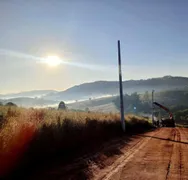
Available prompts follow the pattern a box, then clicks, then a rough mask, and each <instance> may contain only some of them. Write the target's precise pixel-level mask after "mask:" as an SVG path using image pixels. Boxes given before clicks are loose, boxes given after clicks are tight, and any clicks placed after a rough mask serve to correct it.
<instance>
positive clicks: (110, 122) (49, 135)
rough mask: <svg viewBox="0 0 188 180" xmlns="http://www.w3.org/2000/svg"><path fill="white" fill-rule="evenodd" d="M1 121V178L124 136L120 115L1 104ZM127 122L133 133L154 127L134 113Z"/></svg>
mask: <svg viewBox="0 0 188 180" xmlns="http://www.w3.org/2000/svg"><path fill="white" fill-rule="evenodd" d="M0 121H1V127H0V128H1V129H0V177H2V176H5V175H7V174H11V173H13V174H14V176H15V173H18V172H22V173H23V172H24V173H26V172H27V171H31V170H34V169H37V167H43V166H44V165H45V164H48V165H49V164H52V162H53V161H54V159H60V158H61V161H65V162H66V161H69V160H70V159H74V158H76V157H79V155H80V154H85V153H87V149H88V148H89V147H90V148H91V147H92V148H95V147H96V146H99V145H101V144H102V143H104V142H105V141H108V140H110V139H112V138H115V137H119V136H122V135H124V133H122V130H121V124H120V117H119V114H103V113H91V112H73V111H68V110H53V109H52V110H49V109H33V108H30V109H24V108H19V107H16V106H11V107H10V106H0ZM126 125H127V126H126V128H127V133H131V134H134V133H141V132H144V131H147V130H149V129H151V128H152V126H151V124H150V123H149V122H148V119H147V118H143V117H137V116H133V115H128V116H126ZM18 174H19V173H18ZM15 177H16V176H15Z"/></svg>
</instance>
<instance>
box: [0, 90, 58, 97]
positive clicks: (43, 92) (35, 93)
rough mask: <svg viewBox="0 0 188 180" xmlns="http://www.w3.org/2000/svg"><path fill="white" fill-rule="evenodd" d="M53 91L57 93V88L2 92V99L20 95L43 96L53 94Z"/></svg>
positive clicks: (0, 95)
mask: <svg viewBox="0 0 188 180" xmlns="http://www.w3.org/2000/svg"><path fill="white" fill-rule="evenodd" d="M53 93H57V91H55V90H33V91H24V92H19V93H11V94H0V98H1V99H9V98H18V97H30V98H35V97H43V96H45V95H47V94H49V95H52V94H53Z"/></svg>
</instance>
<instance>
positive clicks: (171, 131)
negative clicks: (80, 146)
mask: <svg viewBox="0 0 188 180" xmlns="http://www.w3.org/2000/svg"><path fill="white" fill-rule="evenodd" d="M43 175H44V174H43ZM43 177H45V178H44V179H94V180H99V179H100V180H102V179H103V180H123V179H134V180H135V179H139V180H147V179H152V180H155V179H158V180H166V179H169V180H173V179H175V180H176V179H182V180H183V179H188V129H186V128H161V129H156V130H155V131H152V132H148V133H144V134H141V135H136V136H132V137H131V138H122V139H121V140H120V139H119V140H114V141H113V142H111V143H110V144H108V145H106V146H104V147H103V148H102V149H101V151H100V153H96V154H93V155H88V156H86V157H82V158H81V159H80V160H77V161H76V162H75V163H74V164H71V165H69V166H67V167H62V168H58V169H54V171H51V172H48V173H47V174H45V176H40V177H38V178H36V177H35V179H43Z"/></svg>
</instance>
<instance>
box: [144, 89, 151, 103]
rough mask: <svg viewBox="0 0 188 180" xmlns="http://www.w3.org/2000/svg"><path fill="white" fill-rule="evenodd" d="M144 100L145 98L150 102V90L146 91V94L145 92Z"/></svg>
mask: <svg viewBox="0 0 188 180" xmlns="http://www.w3.org/2000/svg"><path fill="white" fill-rule="evenodd" d="M143 100H144V101H145V102H148V103H149V101H150V99H149V92H148V91H146V92H145V94H144V96H143Z"/></svg>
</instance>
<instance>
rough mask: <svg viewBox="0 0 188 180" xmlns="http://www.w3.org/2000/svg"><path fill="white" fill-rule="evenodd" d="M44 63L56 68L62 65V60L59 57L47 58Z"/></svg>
mask: <svg viewBox="0 0 188 180" xmlns="http://www.w3.org/2000/svg"><path fill="white" fill-rule="evenodd" d="M44 62H45V63H46V64H48V65H49V66H51V67H55V66H58V65H60V64H61V63H62V60H61V59H60V58H59V57H58V56H47V57H46V58H45V60H44Z"/></svg>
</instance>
